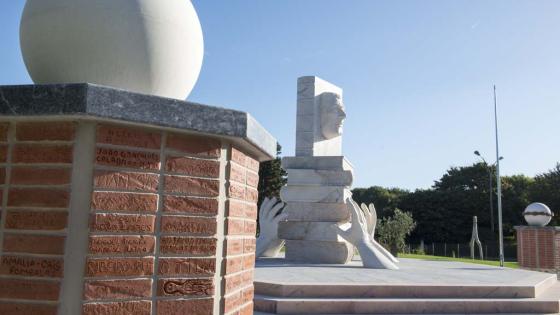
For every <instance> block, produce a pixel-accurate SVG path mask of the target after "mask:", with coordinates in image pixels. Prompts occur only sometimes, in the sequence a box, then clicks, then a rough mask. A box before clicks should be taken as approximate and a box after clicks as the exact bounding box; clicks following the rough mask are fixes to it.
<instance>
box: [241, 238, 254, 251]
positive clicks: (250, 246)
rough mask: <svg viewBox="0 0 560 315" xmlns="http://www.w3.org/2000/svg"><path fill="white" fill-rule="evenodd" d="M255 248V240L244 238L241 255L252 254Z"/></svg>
mask: <svg viewBox="0 0 560 315" xmlns="http://www.w3.org/2000/svg"><path fill="white" fill-rule="evenodd" d="M256 246H257V240H256V239H255V238H246V239H244V240H243V253H245V254H249V253H254V252H255V250H256Z"/></svg>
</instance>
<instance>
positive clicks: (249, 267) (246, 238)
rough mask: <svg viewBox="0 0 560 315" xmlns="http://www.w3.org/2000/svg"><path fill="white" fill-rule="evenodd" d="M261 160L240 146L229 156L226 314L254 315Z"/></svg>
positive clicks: (233, 149) (225, 285)
mask: <svg viewBox="0 0 560 315" xmlns="http://www.w3.org/2000/svg"><path fill="white" fill-rule="evenodd" d="M258 172H259V163H258V162H257V161H256V160H254V159H252V158H251V157H249V156H247V155H246V154H244V153H243V152H241V151H239V150H237V149H236V148H232V149H231V154H230V157H229V159H228V172H227V174H228V178H227V179H228V203H227V206H228V207H227V209H228V211H227V217H226V247H225V257H226V259H225V270H226V277H225V284H224V290H225V291H224V292H225V298H224V305H223V307H224V313H225V314H253V295H254V288H253V273H254V268H255V233H256V228H257V223H256V219H257V199H258V193H257V186H258V182H259V177H258Z"/></svg>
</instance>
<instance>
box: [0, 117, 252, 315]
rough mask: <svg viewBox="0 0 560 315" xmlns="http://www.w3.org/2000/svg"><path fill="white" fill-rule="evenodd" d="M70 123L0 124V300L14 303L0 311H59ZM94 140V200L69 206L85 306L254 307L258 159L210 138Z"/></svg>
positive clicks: (151, 310) (44, 314) (100, 129)
mask: <svg viewBox="0 0 560 315" xmlns="http://www.w3.org/2000/svg"><path fill="white" fill-rule="evenodd" d="M77 128H78V126H77V124H73V123H66V122H49V123H45V122H42V123H28V122H20V123H17V126H16V124H15V123H12V124H11V125H8V124H0V183H1V184H2V185H1V187H0V202H1V203H0V205H1V209H0V211H1V212H0V213H1V217H0V218H1V220H0V245H1V247H0V249H1V252H0V253H1V264H0V299H2V300H19V301H20V302H9V303H8V302H0V314H15V315H19V314H38V315H54V314H56V313H57V309H58V307H57V306H58V305H57V302H58V301H59V300H60V297H61V292H60V288H61V281H62V277H63V274H64V273H63V272H64V264H65V263H66V264H68V263H72V262H64V261H63V258H64V250H65V243H66V237H67V224H68V220H69V218H68V216H69V212H68V211H69V205H70V199H71V180H72V162H73V160H74V159H78V158H81V157H79V156H77V157H73V144H74V138H75V135H76V133H77ZM95 138H96V145H95V157H94V160H93V161H91V162H92V164H90V165H91V168H89V169H87V170H83V171H84V172H93V181H92V183H91V184H92V188H93V190H92V191H91V205H90V208H89V209H73V210H72V211H84V212H83V213H84V214H87V215H89V230H86V231H84V232H83V233H87V234H88V242H87V244H85V246H87V251H86V252H87V259H86V262H85V265H84V266H83V276H84V284H83V297H82V298H83V314H86V315H90V314H91V315H94V314H95V315H104V314H107V315H109V314H135V315H143V314H146V315H156V314H162V315H163V314H165V315H174V314H191V315H198V314H213V310H214V305H215V303H219V304H220V307H221V309H222V310H225V313H227V314H252V308H253V307H252V299H253V284H252V282H253V270H254V260H255V256H254V252H255V230H256V222H255V221H256V215H257V206H256V201H257V189H256V187H257V184H258V168H259V163H258V162H257V161H256V160H254V159H252V158H251V157H249V156H248V155H246V154H244V153H242V152H241V151H239V150H237V149H234V148H232V147H231V146H230V145H229V144H228V143H227V142H222V141H220V140H216V139H213V138H209V137H196V136H185V135H179V134H174V133H169V132H167V131H158V130H154V129H144V128H132V127H124V126H117V125H112V124H98V125H97V130H96V135H95ZM90 174H91V173H90ZM74 177H75V178H79V176H78V177H77V176H74ZM85 177H86V176H85ZM86 194H87V195H88V196H89V191H87V192H86ZM72 215H81V214H80V213H77V214H76V213H74V212H72ZM222 219H223V221H222ZM222 224H223V225H224V226H222ZM222 232H224V233H226V234H227V235H226V236H225V237H224V238H223V239H222V237H221V236H220V235H222V234H221V233H222ZM218 240H220V243H218ZM222 240H223V242H222ZM222 248H223V250H222ZM218 249H220V251H219V252H218ZM222 257H224V259H223V261H222ZM80 276H82V275H80ZM216 281H218V282H217V283H216ZM224 294H225V295H226V297H225V298H224V297H223V295H224Z"/></svg>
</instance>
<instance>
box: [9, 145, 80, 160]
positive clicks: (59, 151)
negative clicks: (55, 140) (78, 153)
mask: <svg viewBox="0 0 560 315" xmlns="http://www.w3.org/2000/svg"><path fill="white" fill-rule="evenodd" d="M12 162H13V163H57V164H59V163H67V164H69V163H72V146H71V145H43V144H16V145H14V153H13V160H12Z"/></svg>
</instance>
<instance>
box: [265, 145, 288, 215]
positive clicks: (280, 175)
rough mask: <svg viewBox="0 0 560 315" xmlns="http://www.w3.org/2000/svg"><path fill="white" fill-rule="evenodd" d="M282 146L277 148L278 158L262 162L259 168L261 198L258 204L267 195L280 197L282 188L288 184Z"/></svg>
mask: <svg viewBox="0 0 560 315" xmlns="http://www.w3.org/2000/svg"><path fill="white" fill-rule="evenodd" d="M281 154H282V146H280V145H279V144H278V145H277V148H276V158H275V159H274V160H270V161H266V162H263V163H261V166H260V169H259V187H258V190H259V200H258V205H259V206H260V204H261V203H262V201H263V199H264V198H265V197H269V198H271V197H276V198H279V197H280V189H281V188H282V186H284V185H286V181H287V179H286V175H287V174H286V171H284V169H282V159H281V158H280V155H281Z"/></svg>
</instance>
